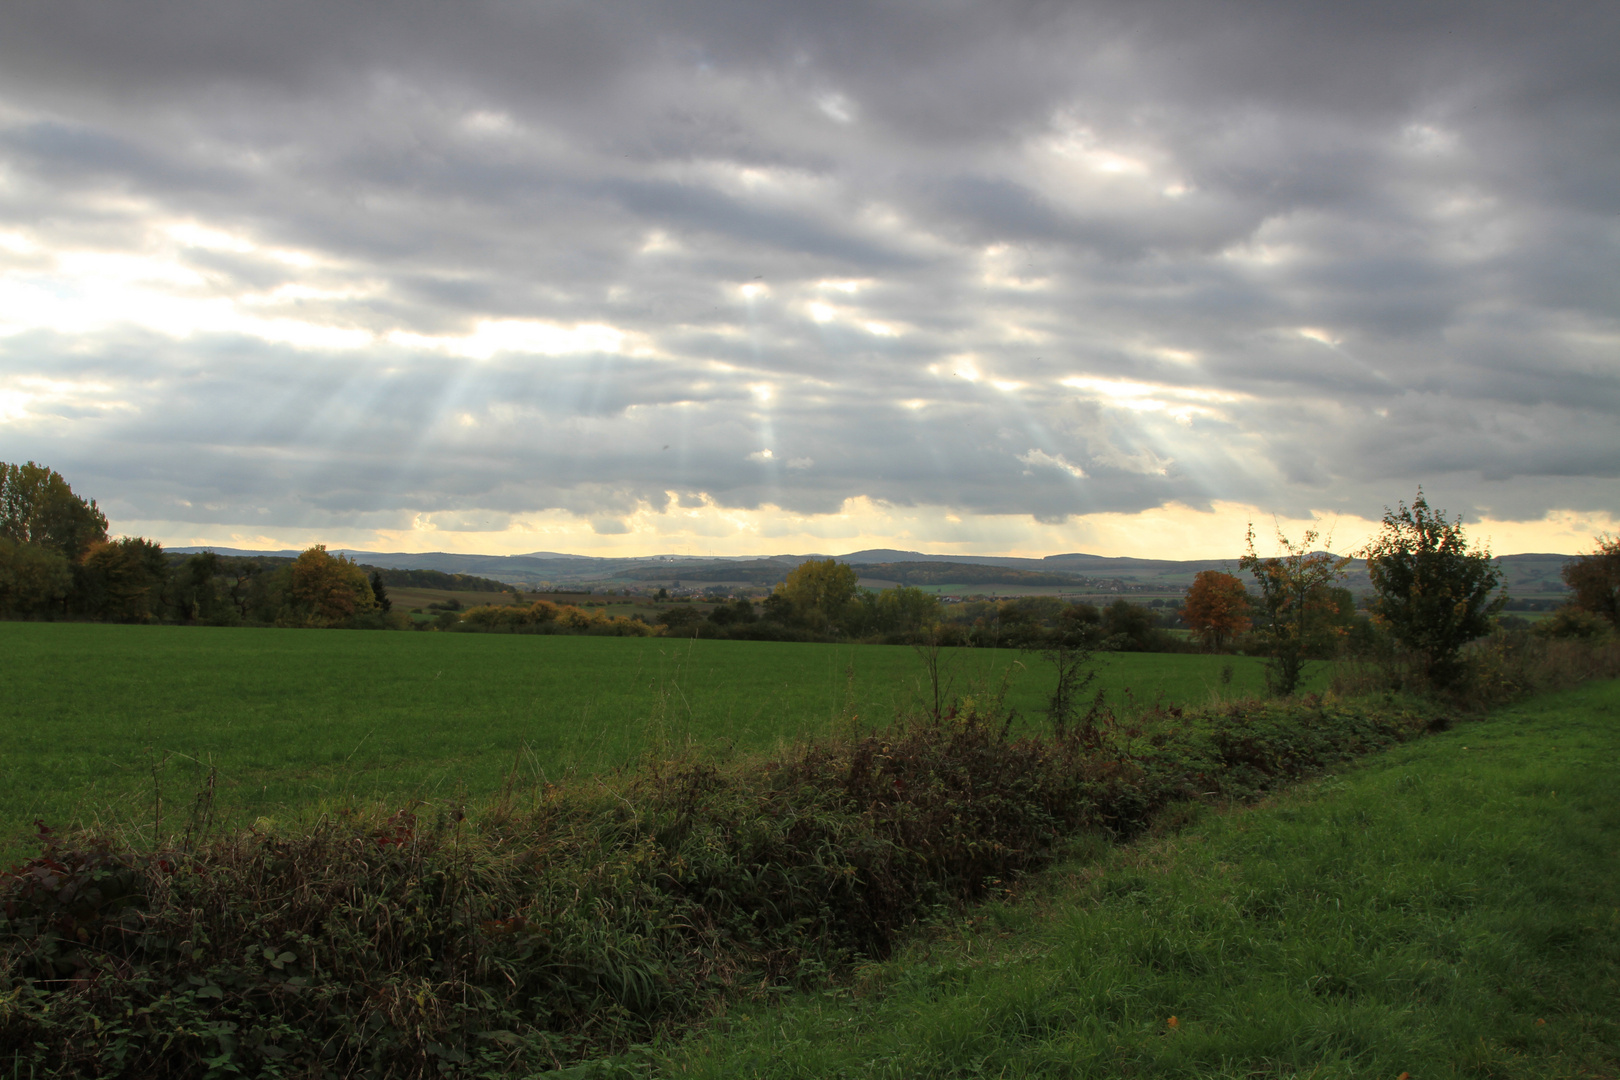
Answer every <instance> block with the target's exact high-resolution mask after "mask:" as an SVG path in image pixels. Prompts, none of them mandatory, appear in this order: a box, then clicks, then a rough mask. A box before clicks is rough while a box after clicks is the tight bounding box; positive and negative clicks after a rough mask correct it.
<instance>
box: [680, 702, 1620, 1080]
mask: <svg viewBox="0 0 1620 1080" xmlns="http://www.w3.org/2000/svg"><path fill="white" fill-rule="evenodd" d="M1617 721H1620V683H1617V682H1614V681H1609V682H1602V683H1591V684H1587V685H1585V686H1582V687H1580V688H1578V689H1576V690H1573V691H1570V692H1567V693H1563V694H1559V695H1547V696H1544V697H1540V698H1537V699H1534V700H1532V701H1529V702H1525V703H1523V704H1521V705H1518V706H1514V707H1511V708H1508V709H1503V710H1501V711H1499V712H1497V713H1495V714H1493V715H1492V716H1491V717H1490V718H1489V719H1487V720H1486V721H1484V722H1480V723H1468V724H1463V725H1461V726H1459V727H1458V728H1457V729H1455V730H1453V731H1450V732H1447V733H1445V734H1442V735H1435V736H1432V737H1429V738H1424V739H1420V740H1418V741H1417V742H1414V743H1410V744H1407V745H1405V746H1401V747H1398V748H1396V749H1394V750H1391V751H1389V752H1387V753H1384V754H1380V755H1378V756H1376V757H1374V758H1372V759H1369V760H1367V761H1366V762H1364V763H1361V764H1359V765H1356V766H1352V767H1350V768H1349V769H1348V770H1347V771H1346V772H1345V773H1344V774H1343V775H1340V776H1334V777H1326V778H1324V779H1322V780H1320V781H1317V782H1315V783H1311V784H1306V785H1303V786H1301V787H1299V788H1297V789H1296V790H1294V791H1292V792H1289V793H1286V794H1284V795H1282V796H1280V797H1278V798H1276V799H1275V800H1273V801H1272V803H1271V805H1268V806H1265V807H1262V808H1259V809H1255V810H1252V811H1238V812H1235V813H1224V814H1216V813H1212V812H1209V811H1207V810H1206V811H1203V812H1202V816H1201V817H1196V818H1195V820H1193V821H1192V822H1191V823H1190V826H1189V827H1187V828H1185V829H1184V830H1182V831H1179V832H1170V833H1167V835H1165V836H1162V837H1160V838H1158V839H1156V840H1149V841H1147V842H1144V843H1142V844H1139V845H1133V846H1131V847H1127V848H1121V849H1116V850H1114V851H1112V852H1109V851H1107V850H1106V849H1105V848H1102V847H1101V846H1100V845H1099V847H1098V849H1097V850H1096V851H1094V852H1093V853H1092V854H1093V855H1100V856H1101V858H1100V859H1098V858H1095V857H1094V858H1083V859H1082V860H1080V861H1078V862H1076V863H1074V864H1071V865H1070V866H1067V867H1063V868H1059V869H1057V870H1055V871H1053V872H1051V873H1049V874H1047V875H1045V877H1044V878H1043V880H1042V881H1041V882H1039V883H1034V885H1035V887H1034V889H1033V891H1032V894H1031V895H1029V896H1028V897H1026V898H1025V899H1024V900H1022V901H1021V902H1018V903H1000V904H992V905H987V906H984V907H982V908H979V909H977V910H975V911H973V912H972V913H971V915H970V917H969V918H968V919H967V920H966V922H965V923H964V924H963V925H960V926H959V927H957V928H956V931H955V932H954V933H950V934H942V935H934V936H931V937H928V938H925V939H923V940H920V941H917V942H915V943H913V944H912V945H911V946H910V947H908V948H907V949H905V950H903V951H902V953H901V954H900V955H899V956H897V957H895V958H893V959H891V960H890V961H888V962H886V963H883V964H872V965H870V966H868V967H867V968H866V969H865V970H864V971H861V972H859V973H858V975H857V978H856V980H855V983H854V985H853V986H848V987H842V988H838V989H835V990H830V991H823V992H819V993H816V994H813V995H803V996H797V997H795V998H792V999H790V1000H789V1001H787V1002H786V1003H785V1007H783V1008H773V1009H763V1008H762V1009H757V1010H755V1011H754V1012H753V1013H752V1015H734V1016H733V1017H732V1018H730V1019H729V1020H728V1021H726V1022H725V1024H724V1025H723V1026H722V1025H715V1026H714V1028H713V1029H712V1030H711V1031H710V1032H709V1033H707V1034H706V1035H702V1036H700V1037H698V1038H696V1039H694V1040H692V1041H690V1042H688V1043H687V1044H686V1045H684V1046H682V1047H679V1048H678V1049H674V1050H672V1051H671V1054H670V1056H669V1057H668V1058H664V1059H663V1060H661V1061H658V1062H657V1063H656V1065H655V1067H654V1068H653V1070H652V1075H662V1076H681V1077H690V1078H694V1080H695V1078H699V1077H716V1078H719V1077H727V1078H730V1077H749V1078H778V1077H779V1078H783V1080H787V1078H808V1077H824V1076H825V1077H831V1076H851V1077H853V1076H861V1077H874V1078H884V1077H896V1078H901V1077H903V1078H906V1080H911V1078H914V1077H916V1078H928V1077H940V1078H944V1077H966V1076H1008V1077H1012V1076H1018V1077H1054V1078H1057V1077H1065V1078H1067V1077H1103V1076H1135V1077H1166V1078H1169V1077H1181V1078H1209V1080H1215V1078H1233V1080H1236V1078H1250V1077H1278V1078H1285V1077H1315V1078H1320V1080H1329V1078H1335V1077H1342V1078H1352V1077H1356V1078H1360V1077H1366V1078H1379V1080H1397V1078H1398V1077H1407V1076H1411V1077H1414V1078H1417V1080H1439V1078H1446V1077H1457V1078H1461V1077H1498V1078H1525V1080H1529V1078H1532V1077H1535V1078H1540V1077H1571V1078H1573V1077H1613V1076H1614V1075H1616V1068H1617V1066H1620V860H1617V859H1616V848H1615V845H1616V843H1617V841H1620V794H1617V788H1616V786H1615V783H1614V767H1613V762H1614V760H1615V757H1616V754H1617V753H1620V723H1617ZM654 1056H655V1057H660V1056H661V1055H654Z"/></svg>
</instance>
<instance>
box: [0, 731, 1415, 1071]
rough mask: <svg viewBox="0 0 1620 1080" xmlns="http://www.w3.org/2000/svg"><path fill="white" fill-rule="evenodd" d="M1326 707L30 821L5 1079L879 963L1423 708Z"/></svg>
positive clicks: (544, 1033) (256, 1060) (487, 1066)
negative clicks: (514, 795)
mask: <svg viewBox="0 0 1620 1080" xmlns="http://www.w3.org/2000/svg"><path fill="white" fill-rule="evenodd" d="M1444 722H1445V717H1444V716H1443V715H1442V714H1438V713H1434V712H1432V711H1427V710H1425V709H1421V708H1408V709H1400V708H1394V707H1385V708H1369V707H1363V706H1360V705H1347V704H1343V703H1336V702H1333V701H1327V700H1320V699H1307V700H1306V701H1305V702H1304V703H1297V702H1296V703H1292V704H1288V703H1277V702H1266V703H1257V702H1248V703H1243V704H1237V705H1230V706H1226V707H1222V708H1218V709H1211V710H1204V711H1196V712H1195V711H1188V712H1186V713H1181V712H1180V711H1178V710H1171V711H1168V712H1162V713H1158V714H1156V715H1153V716H1149V717H1147V718H1145V719H1144V720H1143V721H1142V722H1140V723H1135V724H1123V723H1120V722H1118V721H1116V720H1115V719H1114V718H1113V717H1112V716H1111V715H1109V714H1107V713H1105V712H1102V713H1100V712H1099V711H1097V710H1093V712H1092V713H1091V714H1090V715H1089V716H1088V717H1087V718H1086V719H1085V721H1084V722H1083V723H1081V724H1079V725H1076V726H1073V727H1070V728H1069V729H1067V730H1066V731H1065V732H1064V733H1062V734H1061V735H1060V736H1045V737H1035V736H1017V735H1014V734H1012V733H1011V731H1010V725H1009V724H1008V723H1006V722H1004V721H999V720H993V719H989V718H986V717H983V716H980V715H976V714H975V713H972V712H965V713H954V714H948V715H946V716H944V717H942V718H940V719H938V720H922V721H913V722H907V723H902V724H899V725H897V726H896V727H894V728H892V729H889V730H886V731H883V732H869V733H866V734H858V735H857V734H849V735H846V736H844V737H841V738H837V739H832V740H827V741H821V742H816V743H811V744H808V745H806V746H803V747H800V748H799V749H797V750H795V751H793V752H791V753H784V754H778V755H775V756H771V757H765V758H756V759H747V760H737V761H732V762H727V763H716V762H712V761H702V760H678V761H667V762H659V763H653V764H649V765H648V766H646V767H645V768H643V769H641V770H639V771H636V772H635V773H633V774H626V775H620V776H615V777H611V778H602V779H598V780H591V781H579V782H574V783H571V784H567V785H562V786H554V785H547V786H545V787H543V788H541V789H539V790H538V791H537V792H536V793H535V794H534V797H533V799H532V800H531V801H530V803H529V805H527V806H525V807H523V808H521V809H520V808H518V807H517V806H516V805H514V803H513V801H512V800H511V799H510V798H508V799H506V800H505V801H503V802H502V803H501V804H499V805H496V806H492V807H490V808H488V809H487V810H486V811H485V812H483V813H481V814H478V815H476V816H475V818H469V817H468V816H467V815H466V814H465V813H464V812H463V811H462V810H461V809H459V808H456V807H454V806H448V805H447V806H441V807H438V808H433V807H428V806H417V807H415V808H413V809H410V810H406V811H401V812H398V813H395V814H392V815H388V816H382V815H372V814H365V813H346V814H337V815H332V816H328V817H326V818H323V819H322V820H321V821H320V822H319V823H317V824H316V825H314V826H313V827H310V828H307V829H304V830H301V831H298V832H277V831H272V830H250V831H245V832H239V833H235V834H232V835H228V836H222V837H215V838H211V839H206V840H203V841H196V842H192V843H190V844H171V845H167V846H164V847H162V848H160V849H159V850H146V851H139V850H134V849H133V847H132V846H131V845H127V844H121V843H118V842H115V841H113V840H111V839H108V838H105V837H97V836H94V835H90V834H76V835H60V834H57V833H54V832H51V831H49V830H48V829H44V828H43V827H42V828H41V841H42V850H41V853H40V855H39V856H38V857H37V858H35V859H33V860H32V861H30V862H28V863H27V864H25V865H22V866H19V867H16V868H14V869H13V870H12V871H11V872H10V873H9V874H8V875H7V876H5V877H4V879H3V880H0V916H3V918H0V1062H5V1063H9V1064H10V1065H11V1066H12V1068H13V1071H14V1072H16V1073H17V1074H18V1075H32V1076H36V1077H47V1076H76V1077H82V1076H120V1077H147V1076H150V1077H157V1076H163V1077H215V1076H226V1075H231V1076H264V1077H272V1076H311V1077H316V1076H319V1077H326V1076H378V1077H384V1076H387V1077H395V1076H397V1077H415V1076H434V1075H446V1076H481V1075H491V1074H500V1073H505V1072H509V1071H523V1070H533V1069H535V1068H539V1067H548V1066H555V1065H560V1064H564V1063H567V1062H571V1061H577V1060H580V1059H582V1058H586V1057H590V1056H592V1055H595V1054H599V1053H601V1052H604V1051H607V1050H611V1049H614V1048H616V1047H622V1046H624V1045H626V1044H629V1043H632V1042H637V1041H645V1040H647V1039H649V1038H651V1037H653V1036H655V1035H656V1034H658V1033H659V1032H661V1031H667V1030H670V1029H673V1028H675V1027H677V1026H679V1025H681V1024H685V1023H690V1022H692V1021H694V1020H697V1019H700V1018H701V1017H703V1016H704V1015H706V1014H708V1013H710V1012H712V1011H713V1010H714V1009H715V1008H717V1007H719V1006H720V1005H721V1004H722V1003H724V1002H725V1001H727V1000H735V999H737V998H738V997H746V996H760V995H770V994H773V993H777V992H781V991H783V990H785V989H790V988H793V987H796V986H803V985H808V984H811V983H814V982H816V981H817V980H820V979H823V978H825V977H826V975H827V974H828V973H829V972H834V973H836V972H837V971H839V970H847V969H848V968H849V967H850V965H852V964H853V963H855V962H857V961H858V960H860V959H861V958H863V957H867V958H875V957H881V956H883V955H885V954H886V953H887V952H888V951H889V950H890V949H891V948H892V947H893V946H894V945H895V943H896V942H897V941H898V940H899V938H900V936H901V935H902V934H903V933H905V932H906V930H907V929H908V928H909V927H912V926H914V925H916V924H917V923H919V922H920V921H926V920H928V919H929V918H931V917H933V916H935V915H937V914H939V913H941V912H944V911H949V910H951V909H952V908H954V907H955V906H957V905H960V904H962V903H964V902H966V901H969V900H972V899H974V898H976V897H979V896H982V895H984V894H985V893H986V892H987V891H990V890H992V889H995V888H997V887H998V886H999V885H1000V884H1001V883H1003V882H1007V881H1009V880H1011V879H1012V878H1013V876H1015V875H1017V874H1019V873H1022V872H1026V871H1029V870H1031V869H1034V868H1037V867H1039V866H1041V865H1042V864H1044V863H1045V862H1047V861H1048V860H1049V859H1051V858H1052V857H1053V855H1054V854H1055V853H1056V852H1057V851H1058V850H1059V849H1060V847H1061V845H1062V844H1063V842H1064V840H1065V838H1066V837H1070V836H1072V835H1074V834H1076V833H1077V832H1080V831H1083V830H1107V831H1108V832H1111V833H1113V834H1116V835H1122V836H1123V835H1129V834H1131V833H1133V832H1135V831H1137V830H1140V829H1142V828H1143V827H1144V826H1146V825H1147V824H1148V823H1149V822H1150V821H1151V820H1152V819H1153V817H1154V816H1155V814H1156V813H1158V812H1159V811H1160V810H1161V809H1162V808H1164V807H1165V806H1167V805H1168V804H1171V803H1174V802H1178V801H1181V800H1187V799H1221V800H1226V799H1235V798H1247V797H1250V796H1253V795H1255V794H1257V793H1261V792H1264V791H1267V790H1270V789H1271V788H1273V787H1275V786H1276V785H1277V784H1279V783H1282V782H1284V781H1287V780H1289V779H1291V778H1294V777H1299V776H1302V775H1306V774H1308V773H1311V772H1313V771H1316V770H1319V769H1322V768H1325V767H1329V766H1332V765H1334V764H1336V763H1339V762H1341V761H1344V760H1346V759H1348V758H1351V757H1354V756H1355V755H1358V754H1363V753H1366V752H1369V751H1372V750H1377V749H1379V748H1382V747H1386V746H1389V745H1391V744H1393V743H1395V742H1398V741H1401V740H1404V739H1408V738H1410V737H1412V736H1414V735H1416V734H1418V733H1420V732H1422V731H1423V730H1425V729H1427V728H1430V727H1433V726H1436V725H1437V724H1442V723H1444Z"/></svg>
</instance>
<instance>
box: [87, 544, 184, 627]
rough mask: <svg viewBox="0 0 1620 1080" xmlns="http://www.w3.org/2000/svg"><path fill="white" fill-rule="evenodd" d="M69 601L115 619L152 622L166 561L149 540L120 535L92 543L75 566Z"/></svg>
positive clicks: (166, 571) (157, 612)
mask: <svg viewBox="0 0 1620 1080" xmlns="http://www.w3.org/2000/svg"><path fill="white" fill-rule="evenodd" d="M75 577H76V582H75V586H74V597H73V603H74V605H75V607H76V608H77V609H78V610H79V611H80V612H82V613H84V614H86V615H93V616H95V617H96V618H99V619H111V620H113V621H115V622H152V621H154V620H156V619H158V618H159V617H160V616H161V615H162V613H163V586H164V585H165V584H166V582H167V581H168V577H169V564H168V561H167V560H165V559H164V557H163V549H162V548H161V547H159V546H158V545H157V544H156V543H154V542H153V541H151V540H145V539H142V538H141V537H138V536H121V537H119V538H118V539H117V540H103V541H101V542H99V543H96V544H93V545H92V546H91V548H90V550H89V551H88V552H86V554H85V556H84V558H83V559H82V560H81V561H80V562H79V564H78V566H77V567H76V568H75Z"/></svg>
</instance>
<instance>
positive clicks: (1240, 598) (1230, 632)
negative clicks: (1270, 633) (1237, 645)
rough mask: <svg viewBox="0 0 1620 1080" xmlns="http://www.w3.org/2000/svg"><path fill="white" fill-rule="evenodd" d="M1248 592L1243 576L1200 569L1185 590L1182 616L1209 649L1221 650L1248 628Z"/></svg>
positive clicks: (1249, 623) (1249, 622)
mask: <svg viewBox="0 0 1620 1080" xmlns="http://www.w3.org/2000/svg"><path fill="white" fill-rule="evenodd" d="M1249 607H1250V601H1249V591H1248V590H1247V589H1245V588H1244V587H1243V579H1242V578H1239V577H1237V576H1236V575H1235V574H1223V573H1221V571H1219V570H1200V571H1199V572H1198V576H1197V577H1195V578H1193V583H1192V585H1191V586H1190V587H1188V589H1187V596H1186V599H1185V600H1184V601H1183V602H1182V605H1181V619H1182V621H1183V622H1185V623H1186V624H1187V625H1188V627H1190V628H1191V629H1192V632H1193V633H1195V634H1197V635H1198V638H1199V640H1200V641H1202V642H1203V643H1204V648H1206V649H1208V650H1209V651H1211V652H1220V651H1221V650H1222V649H1224V648H1226V647H1227V646H1228V645H1230V644H1231V643H1232V642H1233V641H1234V640H1236V639H1237V637H1238V636H1239V635H1241V634H1242V633H1244V631H1246V630H1248V629H1249V627H1250V625H1251V621H1250V619H1249Z"/></svg>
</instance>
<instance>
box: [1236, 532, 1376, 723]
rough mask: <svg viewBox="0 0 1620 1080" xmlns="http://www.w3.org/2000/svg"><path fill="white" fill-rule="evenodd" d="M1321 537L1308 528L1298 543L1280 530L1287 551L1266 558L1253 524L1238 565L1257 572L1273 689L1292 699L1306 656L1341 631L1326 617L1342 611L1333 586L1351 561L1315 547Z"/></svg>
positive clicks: (1279, 539)
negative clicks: (1257, 548) (1258, 547)
mask: <svg viewBox="0 0 1620 1080" xmlns="http://www.w3.org/2000/svg"><path fill="white" fill-rule="evenodd" d="M1319 539H1320V534H1318V533H1317V531H1316V530H1315V529H1310V530H1307V531H1306V533H1305V535H1304V536H1303V537H1301V538H1300V542H1299V544H1298V546H1296V545H1294V544H1293V543H1291V542H1290V541H1289V539H1288V538H1287V537H1286V536H1284V535H1283V534H1282V530H1281V529H1279V530H1277V545H1278V547H1279V548H1281V550H1282V554H1281V555H1276V556H1272V557H1271V558H1265V559H1262V558H1261V557H1260V556H1259V554H1257V553H1256V552H1255V549H1254V526H1253V525H1252V524H1251V525H1250V526H1249V537H1248V540H1249V548H1248V552H1247V554H1245V555H1244V556H1243V558H1241V559H1239V560H1238V565H1239V566H1240V567H1242V568H1243V569H1245V570H1247V571H1248V572H1249V573H1250V574H1252V575H1254V579H1255V582H1256V583H1257V584H1258V585H1259V587H1260V605H1259V607H1260V611H1259V614H1260V635H1261V637H1262V638H1263V639H1264V641H1265V643H1266V647H1267V651H1268V652H1270V654H1271V659H1270V660H1269V662H1268V663H1267V665H1266V682H1267V684H1269V685H1270V687H1271V690H1272V692H1273V693H1275V694H1278V695H1280V696H1283V697H1286V696H1287V695H1289V694H1292V693H1293V692H1294V691H1295V690H1296V689H1297V688H1298V687H1299V682H1300V679H1301V677H1302V676H1303V675H1304V672H1305V660H1306V658H1307V657H1308V656H1310V654H1311V653H1312V652H1313V651H1315V650H1316V649H1317V648H1318V647H1319V645H1320V643H1321V641H1322V639H1323V638H1324V637H1326V638H1331V637H1333V636H1334V634H1335V633H1336V630H1335V628H1334V627H1333V626H1332V624H1331V622H1330V621H1329V620H1328V619H1327V618H1324V616H1325V615H1326V614H1327V612H1328V611H1329V610H1330V609H1333V610H1336V607H1335V606H1334V603H1333V599H1332V597H1331V596H1330V595H1329V588H1328V587H1329V586H1331V585H1333V583H1334V582H1337V581H1339V580H1341V579H1342V578H1343V577H1344V568H1345V567H1346V566H1348V565H1350V559H1349V558H1348V557H1345V556H1340V555H1334V554H1332V553H1331V552H1327V551H1312V550H1311V546H1312V545H1313V544H1315V543H1316V542H1317V540H1319Z"/></svg>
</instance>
